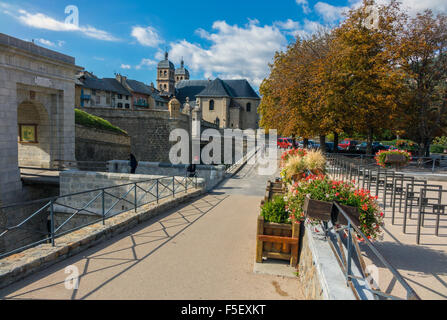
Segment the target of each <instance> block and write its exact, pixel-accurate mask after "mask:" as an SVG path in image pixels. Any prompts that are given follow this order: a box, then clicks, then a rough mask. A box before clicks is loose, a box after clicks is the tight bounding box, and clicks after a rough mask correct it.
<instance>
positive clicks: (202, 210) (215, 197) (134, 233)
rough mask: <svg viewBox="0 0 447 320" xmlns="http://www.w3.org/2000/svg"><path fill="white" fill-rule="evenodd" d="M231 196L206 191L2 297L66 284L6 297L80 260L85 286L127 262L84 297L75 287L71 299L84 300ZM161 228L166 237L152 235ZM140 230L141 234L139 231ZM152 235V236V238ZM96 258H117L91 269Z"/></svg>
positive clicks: (14, 286)
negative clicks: (126, 242) (140, 252)
mask: <svg viewBox="0 0 447 320" xmlns="http://www.w3.org/2000/svg"><path fill="white" fill-rule="evenodd" d="M228 197H229V196H228V195H223V194H222V195H220V194H206V195H203V196H201V197H199V198H196V199H193V200H192V201H189V202H187V203H185V204H182V205H180V206H178V207H176V208H173V209H171V210H168V211H167V212H166V213H164V214H161V215H158V216H156V217H154V218H152V219H150V220H148V221H145V222H143V223H141V224H139V225H137V226H135V227H134V228H132V229H131V230H128V231H125V232H124V233H123V234H121V235H118V236H116V237H114V238H112V239H108V240H106V241H105V242H103V243H100V244H98V245H96V246H95V247H93V248H90V249H87V250H86V251H83V252H80V253H78V254H76V255H75V256H73V257H70V258H68V259H66V260H64V261H61V262H58V263H56V264H54V265H52V266H50V267H48V268H47V269H46V270H43V271H40V272H38V273H36V274H34V275H30V276H29V277H28V278H25V279H24V280H21V281H19V282H17V283H13V284H12V285H10V286H8V287H6V288H3V289H1V290H0V299H22V297H21V296H25V295H27V294H29V293H32V292H36V291H39V290H44V289H46V288H49V287H52V286H57V285H64V282H65V281H58V282H54V283H51V284H49V285H45V286H42V287H39V288H37V289H33V290H29V291H26V292H22V293H19V294H17V295H12V296H9V297H6V296H7V295H9V294H11V293H12V292H15V291H18V290H20V289H21V288H24V287H26V286H28V285H30V284H31V283H33V282H36V281H39V280H41V279H43V278H45V277H47V276H49V275H51V274H53V273H55V272H59V271H60V270H63V269H65V267H66V266H69V265H73V264H76V263H77V262H79V261H81V260H85V265H84V269H83V270H80V274H79V287H81V286H82V278H83V277H85V276H87V275H91V274H93V273H96V272H101V271H104V270H105V269H109V268H116V267H117V266H120V265H127V266H126V267H125V268H124V269H123V270H121V271H120V272H118V273H117V274H115V275H114V276H113V277H110V278H109V279H107V280H106V281H104V282H103V283H101V284H100V285H99V286H97V287H96V288H95V289H93V290H91V291H90V292H88V293H86V294H84V295H83V296H82V297H77V293H78V290H77V289H75V290H73V294H72V296H71V299H72V300H73V299H85V298H88V297H89V296H90V295H92V294H93V293H94V292H96V291H98V290H99V289H101V288H103V287H104V286H105V285H106V284H107V283H109V282H111V281H112V280H114V279H115V278H118V277H119V276H121V275H123V274H124V273H125V272H127V271H129V270H130V269H132V268H133V267H134V266H135V265H137V264H138V263H140V262H141V261H143V260H144V259H146V258H148V257H149V256H151V255H152V254H153V253H155V252H156V251H157V250H159V249H161V248H162V247H163V246H164V245H165V244H167V243H168V242H169V241H171V240H173V239H174V238H175V237H176V236H177V235H178V234H180V233H182V232H184V231H185V230H186V229H187V228H189V227H190V226H191V225H192V224H194V223H195V222H196V221H197V220H199V219H200V218H202V217H203V216H204V215H206V214H207V213H208V212H210V211H211V210H212V209H213V208H215V207H217V206H218V205H219V204H220V203H221V202H222V201H224V200H225V199H226V198H228ZM173 220H180V221H179V223H175V224H174V225H169V226H167V225H166V224H167V223H169V221H173ZM157 224H158V225H159V226H160V228H157V229H156V230H151V231H147V232H143V233H141V232H140V231H142V230H143V229H145V228H147V227H149V226H152V225H157ZM181 225H184V227H183V228H182V229H180V230H179V231H177V232H175V233H174V234H169V232H168V231H169V228H174V227H178V226H181ZM157 231H162V232H163V233H164V236H157V235H151V233H154V232H157ZM139 232H140V233H139ZM127 237H129V238H130V240H131V242H132V245H131V246H129V247H127V248H123V249H119V250H113V251H108V252H105V253H100V254H97V253H98V252H99V251H101V250H104V249H106V248H107V247H109V246H112V245H113V244H114V243H116V242H118V241H120V240H122V239H124V238H127ZM141 237H143V238H144V237H146V238H149V239H150V240H148V241H146V242H139V243H138V244H137V243H136V241H135V239H136V238H141ZM151 238H152V239H151ZM160 240H164V241H163V242H162V243H160V244H159V245H158V246H156V247H155V248H154V249H152V250H150V251H149V252H147V253H146V254H144V256H142V257H140V258H138V257H137V255H136V251H135V248H136V247H138V246H142V245H145V244H148V243H151V242H155V241H160ZM128 250H130V252H131V253H132V256H133V258H130V259H126V258H108V257H105V256H106V255H110V254H112V253H117V252H120V251H121V252H124V251H128ZM93 259H107V260H115V261H116V263H114V264H112V265H109V266H107V267H105V268H101V269H95V270H94V271H89V270H88V269H89V262H90V261H92V260H93Z"/></svg>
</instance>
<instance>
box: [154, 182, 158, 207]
mask: <svg viewBox="0 0 447 320" xmlns="http://www.w3.org/2000/svg"><path fill="white" fill-rule="evenodd" d="M156 181H157V185H156V187H155V190H156V192H157V193H156V194H155V195H156V199H157V203H158V179H157V180H156Z"/></svg>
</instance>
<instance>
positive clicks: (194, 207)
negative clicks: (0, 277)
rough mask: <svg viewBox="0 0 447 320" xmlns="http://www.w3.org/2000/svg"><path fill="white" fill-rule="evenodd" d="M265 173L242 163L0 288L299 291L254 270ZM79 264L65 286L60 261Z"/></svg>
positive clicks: (138, 294) (128, 295)
mask: <svg viewBox="0 0 447 320" xmlns="http://www.w3.org/2000/svg"><path fill="white" fill-rule="evenodd" d="M269 178H270V177H266V176H259V175H258V174H257V167H256V166H253V165H246V166H245V167H244V168H243V169H242V170H241V171H240V172H239V173H238V174H237V175H236V176H234V177H233V178H232V179H229V180H227V181H225V182H224V183H223V184H222V185H221V186H219V187H218V188H216V189H215V190H214V191H213V192H212V193H210V194H207V195H205V196H203V197H201V198H199V199H197V200H196V201H193V202H192V203H189V204H186V205H184V206H182V207H180V208H177V209H176V210H172V211H169V212H166V213H165V214H164V215H162V216H159V217H157V218H154V219H153V220H150V221H148V222H146V223H143V224H141V225H139V226H137V227H136V228H134V229H133V230H131V231H129V232H126V233H124V234H122V235H121V236H120V237H117V238H114V239H111V240H109V241H107V242H104V243H102V244H100V245H98V246H96V247H94V248H91V249H89V250H87V251H84V252H81V253H80V254H78V255H76V256H74V257H72V258H70V259H67V260H65V261H63V262H60V263H58V264H56V265H54V266H51V267H50V268H48V269H47V270H44V271H42V272H40V273H37V274H35V275H32V276H30V277H29V278H27V279H25V280H23V281H20V282H18V283H15V284H13V285H11V286H9V287H7V288H5V289H3V290H0V298H6V299H30V298H31V299H300V298H301V297H302V295H301V291H300V287H299V282H298V279H294V278H283V277H276V276H271V275H265V274H255V273H253V264H254V258H255V235H256V217H257V215H258V214H259V204H260V201H261V199H262V198H263V196H264V193H265V186H266V181H267V180H268V179H269ZM70 265H74V266H76V267H77V268H78V270H79V275H80V282H79V288H78V289H77V290H68V289H66V288H65V285H64V282H65V279H66V277H67V276H68V274H66V273H65V272H64V271H65V268H66V267H67V266H70Z"/></svg>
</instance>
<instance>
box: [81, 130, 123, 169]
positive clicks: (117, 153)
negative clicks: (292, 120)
mask: <svg viewBox="0 0 447 320" xmlns="http://www.w3.org/2000/svg"><path fill="white" fill-rule="evenodd" d="M129 154H130V137H129V136H128V135H126V134H120V133H114V132H110V131H105V130H99V129H95V128H89V127H84V126H81V125H76V160H77V161H109V160H113V159H128V158H129Z"/></svg>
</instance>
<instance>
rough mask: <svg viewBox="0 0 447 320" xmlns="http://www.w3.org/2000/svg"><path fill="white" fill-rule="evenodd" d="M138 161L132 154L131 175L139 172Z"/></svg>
mask: <svg viewBox="0 0 447 320" xmlns="http://www.w3.org/2000/svg"><path fill="white" fill-rule="evenodd" d="M137 166H138V161H137V158H135V156H134V155H133V154H132V153H131V154H130V173H135V170H137Z"/></svg>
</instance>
